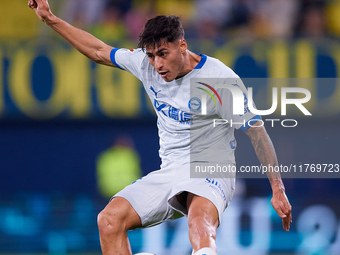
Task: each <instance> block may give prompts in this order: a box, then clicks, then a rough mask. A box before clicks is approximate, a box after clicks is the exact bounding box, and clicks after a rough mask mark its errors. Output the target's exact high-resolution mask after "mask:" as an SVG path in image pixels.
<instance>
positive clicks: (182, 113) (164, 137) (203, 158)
mask: <svg viewBox="0 0 340 255" xmlns="http://www.w3.org/2000/svg"><path fill="white" fill-rule="evenodd" d="M111 61H112V62H113V63H114V64H115V65H116V66H117V67H119V68H121V69H123V70H126V71H128V72H130V73H132V74H133V75H135V76H136V77H137V78H138V79H139V80H140V81H141V82H142V83H143V85H144V87H145V90H146V92H147V94H148V96H149V97H150V100H151V102H152V104H153V107H154V109H155V112H156V114H157V117H158V120H157V124H158V130H159V138H160V150H159V155H160V157H161V159H162V165H161V169H163V168H169V167H171V168H172V167H178V166H181V165H185V164H188V163H190V162H215V163H226V164H235V156H234V150H235V148H236V141H235V138H234V129H235V128H236V129H239V128H241V129H243V130H246V129H247V128H248V127H249V126H247V124H246V125H243V124H242V123H245V122H247V121H248V120H250V119H252V118H255V119H257V118H259V117H258V116H255V117H254V114H252V113H251V112H250V111H249V109H248V108H247V106H246V104H245V106H244V107H245V109H244V110H245V111H244V114H243V115H233V112H232V98H231V97H232V95H231V92H230V91H229V90H227V89H221V90H218V93H219V95H220V97H221V100H222V101H223V102H224V105H225V106H224V107H222V108H217V107H214V103H213V101H212V100H213V99H211V98H210V100H208V102H207V106H208V107H207V113H206V114H202V113H201V112H200V111H196V110H197V109H198V108H197V107H200V105H199V106H197V107H196V108H195V103H199V104H200V102H198V101H199V100H198V101H197V102H195V99H196V100H197V98H196V97H194V96H193V95H192V93H190V81H191V80H192V79H196V78H212V79H214V78H219V80H220V78H226V79H230V78H235V79H238V81H239V77H238V76H237V75H236V74H235V73H234V72H233V71H232V70H231V69H230V68H229V67H227V66H226V65H224V64H223V63H222V62H220V61H219V60H217V59H215V58H212V57H207V56H205V55H201V61H200V63H199V64H198V65H197V66H196V67H195V68H194V69H193V70H192V71H191V72H189V73H188V74H186V75H185V76H184V77H182V78H179V79H175V80H173V81H171V82H166V81H164V80H163V79H162V77H161V76H160V75H159V74H158V73H157V71H156V70H155V68H154V67H153V66H152V65H151V64H150V63H149V60H148V57H147V55H146V54H145V52H143V50H141V49H137V50H127V49H117V48H115V49H113V50H112V51H111ZM238 86H239V87H240V88H241V89H242V91H243V93H246V89H245V87H244V85H243V84H242V82H239V84H238ZM244 95H245V94H244ZM193 108H195V109H193ZM221 118H222V119H224V120H228V122H229V123H228V124H225V125H218V126H216V127H214V126H213V120H214V119H221ZM231 121H232V122H233V123H235V124H234V125H232V126H231V125H230V122H231ZM244 121H245V122H244Z"/></svg>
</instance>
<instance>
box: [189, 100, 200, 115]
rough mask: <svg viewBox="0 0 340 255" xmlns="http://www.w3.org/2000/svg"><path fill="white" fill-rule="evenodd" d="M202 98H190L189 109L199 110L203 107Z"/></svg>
mask: <svg viewBox="0 0 340 255" xmlns="http://www.w3.org/2000/svg"><path fill="white" fill-rule="evenodd" d="M201 105H202V103H201V100H200V99H199V98H197V97H193V98H191V99H190V100H189V103H188V106H189V109H190V110H191V111H193V112H197V111H199V110H200V109H201Z"/></svg>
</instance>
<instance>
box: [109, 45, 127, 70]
mask: <svg viewBox="0 0 340 255" xmlns="http://www.w3.org/2000/svg"><path fill="white" fill-rule="evenodd" d="M117 50H119V48H114V49H112V50H111V52H110V59H111V62H112V63H113V64H115V66H116V67H118V68H120V69H122V70H124V69H123V68H121V67H120V66H119V65H118V64H117V62H116V58H115V56H116V52H117Z"/></svg>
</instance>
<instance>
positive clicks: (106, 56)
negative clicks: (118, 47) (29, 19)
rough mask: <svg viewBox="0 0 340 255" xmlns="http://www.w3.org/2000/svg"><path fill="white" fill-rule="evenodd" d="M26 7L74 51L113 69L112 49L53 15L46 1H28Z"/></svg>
mask: <svg viewBox="0 0 340 255" xmlns="http://www.w3.org/2000/svg"><path fill="white" fill-rule="evenodd" d="M28 6H29V7H30V8H31V9H34V10H35V13H36V14H37V16H38V17H39V19H41V20H42V21H43V22H45V23H46V24H47V25H48V26H50V27H51V28H52V29H53V30H55V31H56V32H57V33H58V34H60V35H61V36H62V37H63V38H64V39H65V40H66V41H67V42H68V43H69V44H71V45H72V46H73V47H74V48H75V49H76V50H78V51H79V52H81V53H82V54H84V55H85V56H86V57H88V58H89V59H91V60H93V61H94V62H96V63H98V64H103V65H107V66H113V67H115V65H114V64H113V63H112V62H111V59H110V53H111V50H112V49H113V47H111V46H109V45H107V44H105V43H103V42H102V41H101V40H99V39H97V38H96V37H94V36H93V35H91V34H89V33H87V32H85V31H83V30H81V29H78V28H76V27H73V26H71V25H70V24H68V23H67V22H65V21H63V20H61V19H59V18H58V17H56V16H55V15H53V13H52V12H51V10H50V7H49V4H48V2H47V0H29V2H28Z"/></svg>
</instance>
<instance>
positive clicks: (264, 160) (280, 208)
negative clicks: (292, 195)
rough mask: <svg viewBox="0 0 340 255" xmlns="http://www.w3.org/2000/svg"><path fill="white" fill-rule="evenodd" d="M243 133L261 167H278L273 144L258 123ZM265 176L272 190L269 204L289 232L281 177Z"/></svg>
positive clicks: (286, 205)
mask: <svg viewBox="0 0 340 255" xmlns="http://www.w3.org/2000/svg"><path fill="white" fill-rule="evenodd" d="M245 133H246V134H247V135H248V136H249V138H250V140H251V143H252V145H253V147H254V149H255V152H256V155H257V157H258V159H259V161H260V163H261V164H262V166H267V167H268V168H267V169H269V166H272V167H275V166H278V161H277V157H276V153H275V149H274V146H273V143H272V141H271V139H270V137H269V135H268V134H267V132H266V130H265V128H264V127H260V123H259V122H257V123H255V124H254V125H253V127H250V128H248V130H247V131H246V132H245ZM267 176H268V179H269V181H270V184H271V187H272V190H273V198H272V199H271V204H272V206H273V208H274V209H275V211H276V212H277V213H278V215H279V216H280V217H281V218H282V225H283V228H284V230H285V231H289V227H290V223H291V222H292V214H291V211H292V206H291V205H290V203H289V201H288V198H287V196H286V193H285V187H284V185H283V182H282V179H281V175H280V173H279V172H269V171H267Z"/></svg>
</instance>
